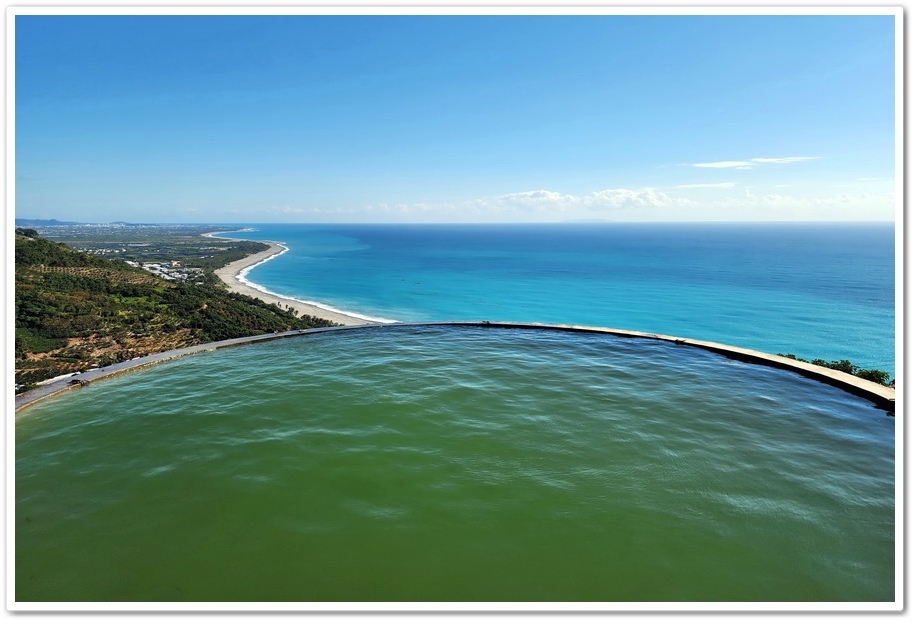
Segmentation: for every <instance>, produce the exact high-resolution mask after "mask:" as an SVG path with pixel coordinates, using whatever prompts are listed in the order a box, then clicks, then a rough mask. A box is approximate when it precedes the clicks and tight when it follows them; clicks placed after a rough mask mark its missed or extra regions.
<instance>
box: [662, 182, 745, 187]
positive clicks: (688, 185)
mask: <svg viewBox="0 0 916 623" xmlns="http://www.w3.org/2000/svg"><path fill="white" fill-rule="evenodd" d="M734 187H735V183H734V182H717V183H714V184H681V185H680V186H675V188H734Z"/></svg>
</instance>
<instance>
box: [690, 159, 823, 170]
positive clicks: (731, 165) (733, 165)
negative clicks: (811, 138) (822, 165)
mask: <svg viewBox="0 0 916 623" xmlns="http://www.w3.org/2000/svg"><path fill="white" fill-rule="evenodd" d="M818 158H819V156H787V157H785V158H751V159H750V160H721V161H718V162H697V163H694V164H691V165H690V166H692V167H698V168H701V169H752V168H754V167H756V166H757V165H760V164H790V163H793V162H802V161H804V160H817V159H818Z"/></svg>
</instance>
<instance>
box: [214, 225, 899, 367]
mask: <svg viewBox="0 0 916 623" xmlns="http://www.w3.org/2000/svg"><path fill="white" fill-rule="evenodd" d="M244 227H246V228H247V229H249V230H250V231H244V232H233V233H231V234H223V235H226V236H231V237H238V238H246V239H252V240H270V241H276V242H281V243H283V244H284V245H285V246H287V247H289V249H290V250H289V252H287V253H284V254H283V255H281V256H278V257H276V258H275V259H273V260H271V261H268V262H266V263H264V264H262V265H260V266H257V267H255V268H254V269H252V270H251V271H250V272H249V273H248V274H247V279H248V280H249V281H250V282H252V283H253V284H254V285H256V286H258V287H260V288H262V289H265V290H268V291H272V292H274V293H277V294H281V295H284V296H288V297H292V298H296V299H300V300H305V301H310V302H318V303H320V304H323V305H325V306H329V307H331V308H335V309H339V310H342V311H346V312H349V313H355V314H357V315H361V316H363V317H366V318H371V319H387V320H397V321H440V320H491V321H495V320H500V321H513V322H540V323H560V324H580V325H590V326H602V327H613V328H619V329H630V330H636V331H645V332H650V333H664V334H667V335H675V336H680V337H689V338H694V339H701V340H708V341H714V342H721V343H725V344H732V345H736V346H742V347H746V348H752V349H755V350H760V351H763V352H769V353H783V354H789V353H791V354H794V355H796V356H798V357H803V358H805V359H815V358H819V359H825V360H828V361H833V360H841V359H847V360H849V361H851V362H852V363H853V364H854V365H857V366H859V367H861V368H866V369H870V368H877V369H880V370H885V371H887V372H889V373H890V374H891V377H892V378H893V377H894V374H895V288H894V286H895V278H894V277H895V258H894V226H893V224H892V223H868V224H862V223H854V224H840V223H817V224H814V223H805V224H607V223H601V224H552V225H546V224H545V225H258V224H252V225H245V226H244Z"/></svg>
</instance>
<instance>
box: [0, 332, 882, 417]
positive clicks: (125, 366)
mask: <svg viewBox="0 0 916 623" xmlns="http://www.w3.org/2000/svg"><path fill="white" fill-rule="evenodd" d="M447 326H453V327H488V328H494V329H500V328H502V329H505V328H514V329H536V330H553V331H572V332H581V333H604V334H609V335H615V336H618V337H626V338H641V339H652V340H660V341H664V342H671V343H674V344H677V345H680V346H692V347H695V348H703V349H705V350H709V351H712V352H715V353H718V354H720V355H724V356H726V357H730V358H732V359H738V360H741V361H746V362H749V363H755V364H760V365H765V366H770V367H773V368H781V369H783V370H791V371H793V372H797V373H798V374H801V375H803V376H806V377H808V378H812V379H815V380H818V381H821V382H823V383H828V384H830V385H833V386H835V387H839V388H840V389H843V390H845V391H848V392H849V393H851V394H854V395H856V396H860V397H862V398H866V399H868V400H870V401H872V402H874V403H875V405H876V406H877V407H879V408H881V409H884V410H885V411H887V412H888V414H889V415H894V414H895V406H896V391H895V389H894V388H892V387H885V386H884V385H880V384H878V383H873V382H871V381H867V380H865V379H860V378H859V377H857V376H853V375H851V374H846V373H845V372H840V371H839V370H831V369H829V368H824V367H821V366H817V365H814V364H811V363H806V362H804V361H796V360H794V359H789V358H787V357H780V356H779V355H771V354H769V353H763V352H760V351H755V350H750V349H748V348H741V347H738V346H729V345H727V344H718V343H716V342H705V341H702V340H694V339H690V338H682V337H675V336H670V335H662V334H657V333H644V332H641V331H628V330H625V329H612V328H607V327H587V326H579V325H563V324H539V323H516V322H490V321H486V320H484V321H479V322H461V321H454V322H414V323H401V322H399V323H386V324H378V323H368V324H363V325H348V326H339V327H327V328H320V329H301V330H296V331H285V332H283V333H268V334H264V335H255V336H252V337H242V338H235V339H231V340H223V341H220V342H209V343H207V344H199V345H197V346H189V347H187V348H181V349H177V350H171V351H166V352H164V353H158V354H155V355H148V356H146V357H140V358H138V359H132V360H130V361H124V362H122V363H118V364H114V365H111V366H108V367H106V368H97V369H94V370H89V371H86V372H82V373H79V374H76V375H73V376H71V377H68V378H66V379H60V380H57V381H54V382H53V383H48V384H46V385H42V386H39V387H37V388H35V389H32V390H29V391H27V392H23V393H22V394H19V395H17V396H16V413H17V415H18V414H19V412H20V411H21V410H22V409H24V408H25V407H27V406H29V405H31V404H34V403H35V402H37V401H39V400H42V399H44V398H48V397H50V396H53V395H56V394H59V393H61V392H63V391H67V390H69V389H71V388H74V387H81V386H82V385H84V384H86V383H92V382H94V381H97V380H100V379H103V378H107V377H110V376H114V375H117V374H122V373H124V372H128V371H130V370H135V369H138V368H141V367H145V366H149V365H153V364H155V363H159V362H161V361H168V360H170V359H175V358H177V357H183V356H185V355H191V354H194V353H199V352H204V351H210V350H216V349H219V348H226V347H229V346H238V345H242V344H251V343H254V342H264V341H268V340H276V339H280V338H284V337H292V336H294V335H303V334H305V335H308V334H313V333H326V332H329V331H355V330H375V331H378V330H382V331H384V330H386V329H389V328H393V329H397V328H398V327H447ZM80 381H82V383H80Z"/></svg>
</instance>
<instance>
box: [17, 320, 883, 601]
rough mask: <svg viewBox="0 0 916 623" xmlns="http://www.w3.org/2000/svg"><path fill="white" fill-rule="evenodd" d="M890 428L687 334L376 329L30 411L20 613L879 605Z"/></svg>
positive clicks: (207, 360) (163, 373)
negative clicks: (487, 605) (481, 604)
mask: <svg viewBox="0 0 916 623" xmlns="http://www.w3.org/2000/svg"><path fill="white" fill-rule="evenodd" d="M894 425H895V419H894V418H890V417H887V415H886V414H885V413H884V412H882V411H880V410H878V409H875V408H874V407H873V406H872V405H871V404H870V403H868V402H867V401H865V400H861V399H858V398H856V397H854V396H851V395H849V394H847V393H845V392H843V391H841V390H839V389H836V388H833V387H831V386H828V385H825V384H822V383H818V382H815V381H812V380H809V379H805V378H802V377H800V376H798V375H795V374H792V373H789V372H785V371H780V370H775V369H770V368H765V367H762V366H756V365H750V364H744V363H740V362H737V361H733V360H730V359H727V358H724V357H722V356H719V355H715V354H713V353H709V352H706V351H702V350H699V349H695V348H690V347H684V346H678V345H675V344H672V343H663V342H656V341H652V340H644V339H626V338H617V337H613V336H609V335H596V334H574V333H566V332H557V331H548V330H520V329H496V328H490V329H487V328H479V327H478V328H454V327H453V328H443V327H425V328H418V327H406V326H405V327H398V326H383V327H375V328H368V329H356V330H346V331H336V332H330V333H320V334H313V335H308V336H298V337H292V338H285V339H281V340H277V341H274V342H267V343H261V344H257V345H250V346H244V347H237V348H233V349H227V350H223V351H215V352H209V353H204V354H200V355H195V356H192V357H187V358H185V359H179V360H175V361H172V362H169V363H164V364H160V365H158V366H156V367H153V368H149V369H144V370H140V371H137V372H133V373H131V374H127V375H124V376H121V377H117V378H115V379H112V380H107V381H105V382H102V383H97V384H93V385H90V386H88V387H86V388H83V389H80V390H76V391H72V392H69V393H67V394H65V395H62V396H60V397H58V398H52V399H50V400H48V401H46V402H42V403H39V404H37V405H35V406H33V407H31V408H30V409H29V411H28V412H27V414H26V415H24V416H23V417H22V418H20V419H19V420H17V422H16V478H15V499H16V516H15V522H16V525H15V556H16V558H15V560H16V562H15V565H16V576H15V597H16V599H17V600H18V601H55V600H63V601H167V602H168V601H296V602H299V601H301V602H309V601H595V602H615V601H624V602H631V601H650V602H651V601H679V602H680V601H688V602H689V601H729V602H742V601H752V602H756V601H889V600H893V599H894V570H895V569H894V556H895V542H894V519H895V517H894V477H895V475H894V447H895V442H894V441H895V440H894Z"/></svg>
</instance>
